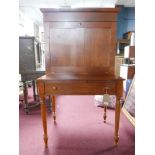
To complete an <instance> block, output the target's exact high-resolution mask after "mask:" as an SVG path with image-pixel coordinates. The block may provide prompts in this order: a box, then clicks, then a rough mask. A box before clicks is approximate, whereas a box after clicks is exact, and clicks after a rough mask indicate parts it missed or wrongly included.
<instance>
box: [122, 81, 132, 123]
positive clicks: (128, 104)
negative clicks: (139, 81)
mask: <svg viewBox="0 0 155 155" xmlns="http://www.w3.org/2000/svg"><path fill="white" fill-rule="evenodd" d="M122 111H123V113H124V114H125V115H126V117H127V118H128V119H129V121H130V122H131V123H132V124H133V125H134V126H135V78H133V80H132V83H131V85H130V88H129V91H128V94H127V96H126V99H125V102H124V105H123V108H122Z"/></svg>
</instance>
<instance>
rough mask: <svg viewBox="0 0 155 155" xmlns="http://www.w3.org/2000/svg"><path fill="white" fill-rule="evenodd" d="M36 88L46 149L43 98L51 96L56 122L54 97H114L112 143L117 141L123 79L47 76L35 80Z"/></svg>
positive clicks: (44, 105) (102, 76)
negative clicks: (114, 109)
mask: <svg viewBox="0 0 155 155" xmlns="http://www.w3.org/2000/svg"><path fill="white" fill-rule="evenodd" d="M37 87H38V91H39V96H40V98H41V116H42V123H43V130H44V143H45V147H48V133H47V118H46V104H45V97H46V96H47V95H51V98H52V113H53V118H54V121H56V113H55V112H56V109H55V107H56V106H55V105H56V98H55V95H100V94H101V95H103V94H105V93H108V94H110V95H116V111H115V135H114V143H115V145H117V144H118V141H119V135H118V130H119V120H120V109H121V105H120V98H121V97H122V95H123V79H122V78H117V77H115V76H113V75H89V74H47V75H44V76H42V77H40V78H38V79H37Z"/></svg>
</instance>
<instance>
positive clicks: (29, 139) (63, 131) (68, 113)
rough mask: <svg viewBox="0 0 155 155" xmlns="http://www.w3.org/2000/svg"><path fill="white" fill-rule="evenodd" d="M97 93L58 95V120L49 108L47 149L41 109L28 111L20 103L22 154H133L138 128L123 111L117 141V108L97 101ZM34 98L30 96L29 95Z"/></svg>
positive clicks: (20, 144) (20, 145)
mask: <svg viewBox="0 0 155 155" xmlns="http://www.w3.org/2000/svg"><path fill="white" fill-rule="evenodd" d="M93 97H94V96H57V97H56V103H57V106H56V108H57V124H55V125H54V123H53V119H52V115H51V113H49V112H48V116H47V123H48V149H44V142H43V129H42V122H41V116H40V109H39V108H36V109H33V110H31V111H30V114H29V115H26V114H25V112H24V111H23V108H22V106H20V110H19V112H20V114H19V115H20V120H19V122H20V124H19V130H20V133H19V138H20V139H19V141H20V143H19V147H20V150H19V154H20V155H134V154H135V130H134V127H133V126H132V125H131V124H130V122H129V121H128V120H127V118H126V117H125V116H124V114H123V113H121V120H120V130H119V133H120V134H119V135H120V141H119V144H118V147H117V148H116V147H114V146H113V142H114V114H115V113H114V110H109V109H108V111H107V123H106V124H105V123H103V118H102V115H103V109H102V108H99V107H96V106H95V105H94V100H93ZM30 99H31V97H30Z"/></svg>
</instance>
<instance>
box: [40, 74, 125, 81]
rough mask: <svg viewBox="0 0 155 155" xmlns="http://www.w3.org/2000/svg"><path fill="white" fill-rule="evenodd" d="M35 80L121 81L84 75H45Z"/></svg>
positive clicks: (113, 78) (101, 76) (108, 76)
mask: <svg viewBox="0 0 155 155" xmlns="http://www.w3.org/2000/svg"><path fill="white" fill-rule="evenodd" d="M37 80H43V81H109V80H113V81H115V80H123V79H122V78H120V77H116V76H113V75H84V74H81V75H80V74H78V75H75V74H47V75H44V76H42V77H40V78H38V79H37Z"/></svg>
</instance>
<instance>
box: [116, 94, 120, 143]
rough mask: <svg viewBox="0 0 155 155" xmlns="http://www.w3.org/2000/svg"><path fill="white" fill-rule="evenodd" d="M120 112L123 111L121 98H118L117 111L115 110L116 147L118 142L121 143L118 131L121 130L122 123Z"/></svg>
mask: <svg viewBox="0 0 155 155" xmlns="http://www.w3.org/2000/svg"><path fill="white" fill-rule="evenodd" d="M120 110H121V105H120V98H119V97H116V110H115V145H117V144H118V141H119V135H118V130H119V121H120Z"/></svg>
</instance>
